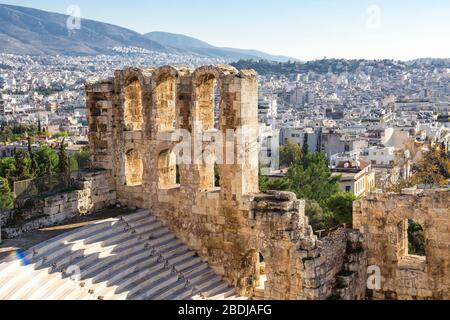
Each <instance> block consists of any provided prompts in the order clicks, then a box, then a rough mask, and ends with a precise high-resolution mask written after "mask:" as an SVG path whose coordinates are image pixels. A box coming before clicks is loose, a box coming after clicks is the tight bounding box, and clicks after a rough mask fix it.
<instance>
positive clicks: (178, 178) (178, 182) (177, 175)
mask: <svg viewBox="0 0 450 320" xmlns="http://www.w3.org/2000/svg"><path fill="white" fill-rule="evenodd" d="M175 171H176V175H175V176H176V179H175V180H176V181H175V183H176V184H180V181H181V180H180V165H179V164H176V166H175Z"/></svg>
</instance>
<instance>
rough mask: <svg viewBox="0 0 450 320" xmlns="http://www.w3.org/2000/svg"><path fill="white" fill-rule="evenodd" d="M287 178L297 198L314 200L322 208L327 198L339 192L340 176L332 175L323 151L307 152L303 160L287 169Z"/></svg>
mask: <svg viewBox="0 0 450 320" xmlns="http://www.w3.org/2000/svg"><path fill="white" fill-rule="evenodd" d="M287 178H288V179H289V180H290V190H291V191H292V192H294V193H295V194H296V195H297V197H298V198H299V199H309V200H315V201H317V202H318V203H319V204H320V205H321V206H322V208H323V207H324V205H325V202H326V200H327V199H329V198H330V197H331V196H332V195H333V194H335V193H337V192H339V183H338V181H339V180H340V176H332V172H331V170H330V169H329V168H328V164H327V160H326V157H325V154H323V153H319V152H310V153H308V154H307V155H306V157H304V161H302V162H297V163H296V164H294V165H293V166H292V167H291V168H290V169H289V171H288V174H287Z"/></svg>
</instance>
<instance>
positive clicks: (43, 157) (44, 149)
mask: <svg viewBox="0 0 450 320" xmlns="http://www.w3.org/2000/svg"><path fill="white" fill-rule="evenodd" d="M35 156H36V162H37V163H38V172H37V176H38V177H43V176H51V175H53V174H55V173H56V171H57V168H58V162H59V159H58V154H57V153H56V152H55V150H53V149H52V148H50V147H49V146H48V145H46V144H41V145H40V146H39V149H38V150H37V151H36V153H35Z"/></svg>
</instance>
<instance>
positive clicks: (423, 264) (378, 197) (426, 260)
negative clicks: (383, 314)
mask: <svg viewBox="0 0 450 320" xmlns="http://www.w3.org/2000/svg"><path fill="white" fill-rule="evenodd" d="M449 208H450V190H448V189H432V190H404V191H403V193H402V194H393V193H391V194H383V193H371V194H369V195H368V196H367V197H366V198H364V199H361V200H358V201H356V202H355V203H354V206H353V225H354V227H355V228H358V229H359V230H360V231H361V233H362V234H363V235H364V237H365V241H364V248H365V250H366V251H367V255H368V264H369V265H370V266H376V267H378V268H379V269H380V271H381V288H380V289H379V290H377V289H375V290H369V294H370V296H372V297H373V298H374V299H401V300H404V299H439V300H441V299H444V300H446V299H447V300H448V299H450V211H449ZM408 219H411V220H413V221H415V222H417V223H419V224H420V225H421V226H422V228H423V231H424V238H425V256H416V255H409V254H408V238H407V224H406V223H407V221H408Z"/></svg>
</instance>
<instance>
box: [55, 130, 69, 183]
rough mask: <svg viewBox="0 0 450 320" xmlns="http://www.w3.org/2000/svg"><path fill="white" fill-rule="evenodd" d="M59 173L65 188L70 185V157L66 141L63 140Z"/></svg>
mask: <svg viewBox="0 0 450 320" xmlns="http://www.w3.org/2000/svg"><path fill="white" fill-rule="evenodd" d="M58 173H59V174H60V175H61V178H62V180H63V182H64V185H65V186H69V184H70V173H71V170H70V157H69V156H68V155H67V151H66V143H65V139H63V140H62V142H61V145H60V147H59V153H58Z"/></svg>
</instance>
